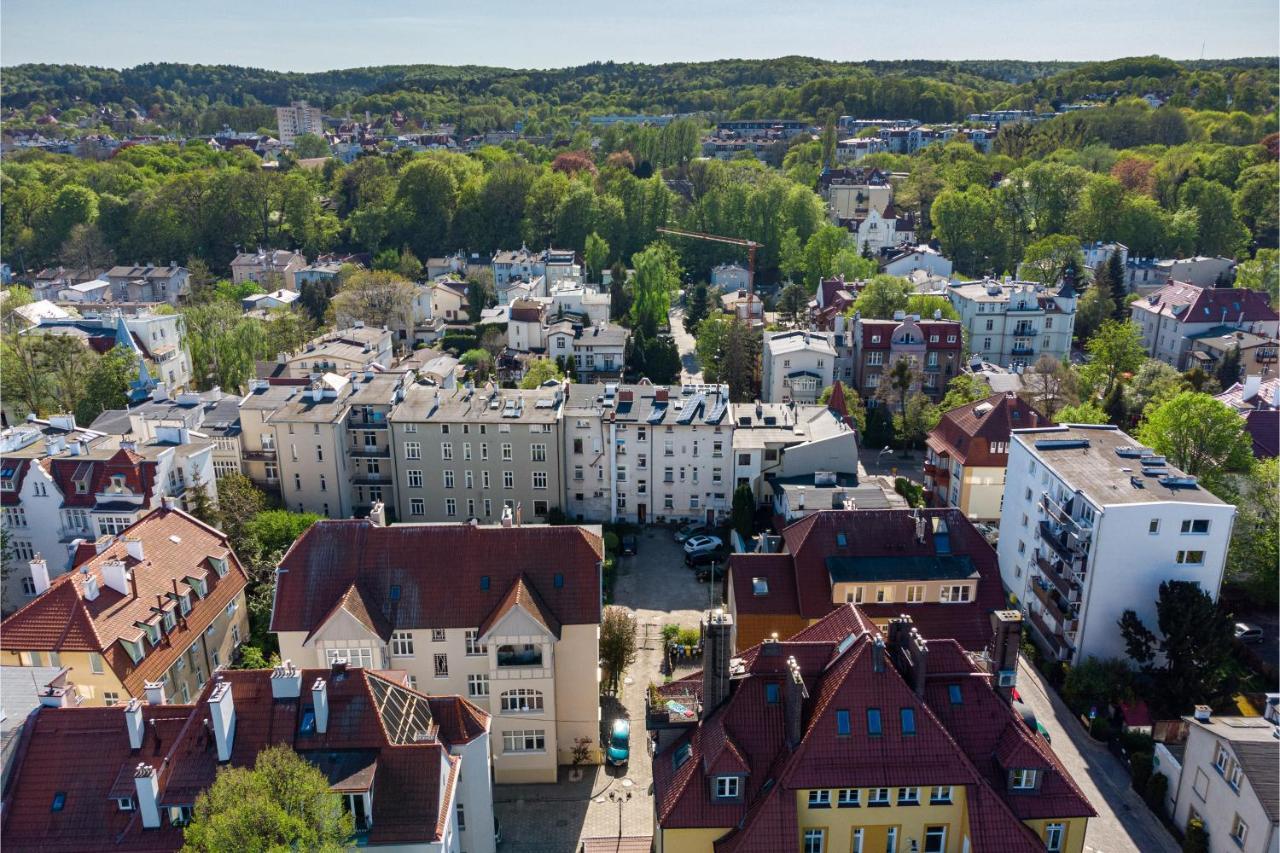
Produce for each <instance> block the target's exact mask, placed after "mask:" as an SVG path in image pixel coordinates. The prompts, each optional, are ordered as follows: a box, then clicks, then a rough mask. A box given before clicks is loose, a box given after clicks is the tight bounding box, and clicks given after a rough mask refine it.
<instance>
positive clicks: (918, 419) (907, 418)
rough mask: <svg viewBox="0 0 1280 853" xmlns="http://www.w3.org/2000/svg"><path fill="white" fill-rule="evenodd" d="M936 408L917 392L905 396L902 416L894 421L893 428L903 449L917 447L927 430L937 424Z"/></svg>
mask: <svg viewBox="0 0 1280 853" xmlns="http://www.w3.org/2000/svg"><path fill="white" fill-rule="evenodd" d="M937 410H938V407H937V406H935V405H933V403H931V402H930V401H929V398H928V397H926V396H925V395H924V394H922V393H920V392H919V391H913V392H912V393H910V394H908V395H907V399H906V403H905V404H904V406H903V408H902V414H901V416H899V417H898V418H895V419H894V427H895V428H896V429H897V432H898V439H899V441H901V442H902V446H903V448H904V449H905V448H908V447H919V446H920V444H921V443H923V442H924V439H925V436H927V435H928V434H929V429H930V428H931V427H932V426H933V425H935V424H937V422H938V414H937Z"/></svg>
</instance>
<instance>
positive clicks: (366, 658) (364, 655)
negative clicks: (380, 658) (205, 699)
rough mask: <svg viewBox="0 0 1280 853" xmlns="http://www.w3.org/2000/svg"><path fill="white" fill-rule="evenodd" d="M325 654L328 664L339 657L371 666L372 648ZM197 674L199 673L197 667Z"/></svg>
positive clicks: (367, 666)
mask: <svg viewBox="0 0 1280 853" xmlns="http://www.w3.org/2000/svg"><path fill="white" fill-rule="evenodd" d="M193 648H194V647H193ZM325 655H326V656H327V657H328V660H329V665H330V666H332V665H333V663H334V661H336V660H338V659H339V658H341V659H342V660H345V661H346V662H347V663H348V664H349V665H351V666H362V667H364V668H366V669H368V668H370V667H372V666H373V649H326V650H325ZM197 675H199V670H198V669H197ZM196 680H197V681H204V676H202V675H201V676H199V678H197V679H196Z"/></svg>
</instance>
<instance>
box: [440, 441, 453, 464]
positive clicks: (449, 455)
mask: <svg viewBox="0 0 1280 853" xmlns="http://www.w3.org/2000/svg"><path fill="white" fill-rule="evenodd" d="M440 459H441V460H442V461H445V462H450V461H452V460H453V442H451V441H446V442H443V443H441V445H440Z"/></svg>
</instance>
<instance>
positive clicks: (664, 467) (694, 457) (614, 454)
mask: <svg viewBox="0 0 1280 853" xmlns="http://www.w3.org/2000/svg"><path fill="white" fill-rule="evenodd" d="M561 417H562V421H563V430H562V431H563V439H564V450H563V459H564V477H565V481H564V491H565V511H566V513H567V514H568V515H569V517H570V518H577V519H581V520H586V521H604V520H608V521H610V522H616V521H631V522H635V523H637V524H645V523H646V522H659V523H661V522H667V521H705V522H707V523H715V522H717V521H720V520H722V519H724V518H725V517H727V516H728V514H729V511H730V510H731V509H732V502H733V487H734V480H733V476H734V472H733V431H734V430H733V420H732V419H731V418H730V417H729V389H728V386H725V385H718V386H717V385H686V386H684V387H683V388H676V387H671V388H668V387H666V386H661V385H617V384H614V383H608V384H596V385H570V386H569V389H568V398H567V399H566V401H565V404H564V409H563V413H562V416H561Z"/></svg>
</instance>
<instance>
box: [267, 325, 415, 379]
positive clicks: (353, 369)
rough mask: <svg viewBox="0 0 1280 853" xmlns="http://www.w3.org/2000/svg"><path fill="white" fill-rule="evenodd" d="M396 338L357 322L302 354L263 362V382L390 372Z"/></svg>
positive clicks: (312, 343) (311, 344) (311, 343)
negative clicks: (379, 371)
mask: <svg viewBox="0 0 1280 853" xmlns="http://www.w3.org/2000/svg"><path fill="white" fill-rule="evenodd" d="M393 337H394V336H393V335H392V334H391V332H390V331H388V330H387V329H375V328H372V327H369V326H365V325H364V324H363V323H360V322H357V323H356V324H355V325H354V326H351V327H349V328H346V329H339V330H338V331H335V332H329V333H327V334H324V335H321V336H319V337H317V338H315V339H313V340H311V341H308V342H307V344H306V346H304V347H303V348H302V349H301V350H299V351H298V352H293V353H280V355H279V356H278V357H277V358H276V361H275V362H265V363H264V362H259V364H258V378H259V379H276V380H280V379H314V378H315V377H317V376H319V375H320V374H322V373H338V374H342V375H346V374H350V373H364V372H366V371H369V370H378V369H379V368H389V367H391V363H392V359H393V356H392V339H393Z"/></svg>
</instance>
